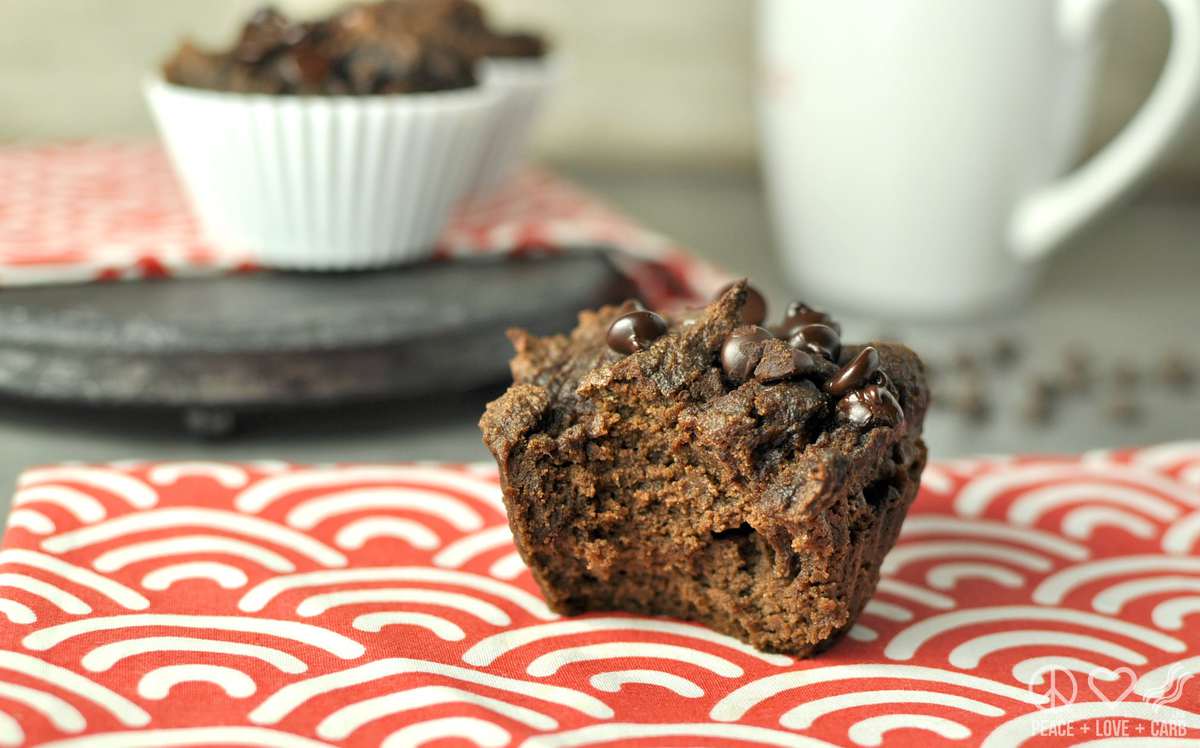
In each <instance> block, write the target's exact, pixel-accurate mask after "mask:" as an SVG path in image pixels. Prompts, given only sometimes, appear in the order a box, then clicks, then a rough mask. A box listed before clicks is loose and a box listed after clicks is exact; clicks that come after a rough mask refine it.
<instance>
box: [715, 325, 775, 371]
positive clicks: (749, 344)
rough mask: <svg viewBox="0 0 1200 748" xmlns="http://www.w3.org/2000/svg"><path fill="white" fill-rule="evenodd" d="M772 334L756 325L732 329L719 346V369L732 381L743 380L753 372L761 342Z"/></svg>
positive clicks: (772, 337) (759, 356) (770, 337)
mask: <svg viewBox="0 0 1200 748" xmlns="http://www.w3.org/2000/svg"><path fill="white" fill-rule="evenodd" d="M774 338H775V336H774V335H772V334H771V332H770V331H769V330H766V329H764V328H762V327H759V326H757V325H746V326H745V327H739V328H737V329H736V330H734V331H733V332H732V333H731V334H730V335H729V337H728V338H726V339H725V343H724V344H722V346H721V369H722V371H724V372H725V376H726V377H728V378H729V379H730V380H731V381H734V382H744V381H746V380H747V379H749V378H750V375H751V374H753V373H754V367H756V366H758V362H759V360H760V359H761V358H762V355H763V343H765V342H766V341H768V340H773V339H774Z"/></svg>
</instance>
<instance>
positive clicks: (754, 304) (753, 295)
mask: <svg viewBox="0 0 1200 748" xmlns="http://www.w3.org/2000/svg"><path fill="white" fill-rule="evenodd" d="M733 286H734V284H733V283H727V284H726V285H724V286H722V287H721V290H720V291H717V295H716V298H718V299H719V298H721V297H722V296H724V295H725V292H726V291H728V290H729V289H731V288H733ZM766 318H767V300H766V298H765V297H764V296H763V295H762V294H761V293H759V292H758V290H757V289H756V288H754V287H753V286H746V301H745V303H744V304H742V321H743V322H745V323H746V324H747V325H761V324H762V323H763V320H765V319H766Z"/></svg>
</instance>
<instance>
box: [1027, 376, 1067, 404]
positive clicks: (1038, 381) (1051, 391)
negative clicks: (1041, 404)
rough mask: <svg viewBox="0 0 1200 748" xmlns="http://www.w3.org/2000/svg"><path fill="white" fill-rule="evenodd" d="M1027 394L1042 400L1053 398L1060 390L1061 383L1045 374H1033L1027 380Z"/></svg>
mask: <svg viewBox="0 0 1200 748" xmlns="http://www.w3.org/2000/svg"><path fill="white" fill-rule="evenodd" d="M1028 390H1029V394H1030V396H1031V397H1040V398H1042V399H1043V400H1048V401H1049V400H1053V399H1054V398H1055V397H1057V396H1058V395H1059V394H1060V393H1061V391H1062V385H1061V384H1060V383H1059V382H1058V380H1057V379H1055V378H1054V377H1051V376H1047V375H1040V376H1035V377H1033V378H1031V379H1030V380H1029V387H1028Z"/></svg>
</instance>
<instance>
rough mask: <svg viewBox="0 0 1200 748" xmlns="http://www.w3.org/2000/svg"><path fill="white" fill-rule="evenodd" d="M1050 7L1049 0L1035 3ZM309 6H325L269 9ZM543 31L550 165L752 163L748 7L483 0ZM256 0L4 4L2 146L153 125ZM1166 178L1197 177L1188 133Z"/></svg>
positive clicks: (1117, 114) (1109, 63)
mask: <svg viewBox="0 0 1200 748" xmlns="http://www.w3.org/2000/svg"><path fill="white" fill-rule="evenodd" d="M1046 1H1047V2H1050V0H1046ZM278 4H279V5H280V6H281V7H283V8H284V9H286V10H289V11H292V12H297V13H301V14H303V13H316V12H321V11H324V10H327V9H328V8H330V7H333V6H334V5H336V4H337V3H336V2H335V0H280V2H279V3H278ZM486 4H487V5H488V6H489V7H490V8H491V10H492V11H493V14H494V15H495V17H496V18H497V19H499V20H502V21H505V22H510V23H527V24H530V25H535V26H538V27H541V28H544V29H546V30H548V31H549V32H550V33H551V35H552V36H553V37H554V38H555V39H556V40H557V41H558V44H559V46H560V47H561V48H562V49H563V51H564V52H565V53H566V55H567V56H568V60H569V65H570V71H571V74H572V78H571V81H570V84H569V85H568V86H566V87H565V88H564V90H563V91H562V93H561V96H560V97H559V99H558V100H557V102H556V105H555V107H554V109H553V111H552V112H551V114H550V116H549V117H548V119H547V121H546V123H545V127H544V129H543V131H542V134H541V135H542V137H541V139H540V141H539V148H540V150H541V151H542V153H543V154H545V155H548V156H550V157H552V158H555V159H569V160H574V161H585V162H598V163H617V162H627V163H635V164H647V163H650V164H656V163H668V164H674V163H682V164H688V165H694V164H700V165H707V164H745V163H750V162H751V161H752V159H753V154H754V122H753V115H752V111H751V102H752V98H753V89H754V67H753V59H752V58H753V54H752V49H753V17H752V16H753V5H754V4H753V2H751V0H603V2H596V0H486ZM256 5H257V3H255V2H253V0H2V1H0V139H12V138H29V137H34V138H50V137H81V136H88V135H130V134H145V133H148V132H149V131H150V125H149V121H148V120H147V117H146V114H145V111H144V108H143V106H142V104H141V101H140V98H139V94H138V91H137V85H138V81H139V79H140V77H141V75H142V73H143V71H145V70H146V69H147V68H148V67H149V66H150V65H152V64H153V63H154V62H155V61H156V60H157V59H159V58H160V57H161V56H162V55H163V54H165V53H166V51H168V50H169V48H170V47H171V46H172V44H173V42H174V41H175V39H176V38H178V37H179V36H180V35H182V34H184V33H193V34H195V35H196V36H197V37H199V38H200V39H202V40H206V41H213V42H216V41H220V40H223V39H226V38H228V36H229V35H230V34H232V33H233V29H234V28H235V27H236V24H237V20H238V19H239V18H240V17H242V16H243V15H245V14H247V13H248V12H249V11H250V10H252V9H253V8H254V7H255V6H256ZM1115 5H1116V6H1117V7H1116V10H1115V12H1114V15H1113V19H1112V20H1113V23H1112V24H1111V41H1112V43H1111V45H1110V48H1109V54H1108V57H1107V59H1106V61H1105V70H1104V73H1103V78H1102V81H1103V82H1102V86H1101V88H1102V91H1101V97H1100V100H1099V102H1098V103H1097V116H1096V121H1095V126H1094V128H1093V129H1094V135H1093V143H1096V142H1100V141H1102V140H1103V139H1104V138H1105V137H1107V136H1109V135H1111V133H1112V132H1113V131H1115V130H1116V129H1117V128H1118V127H1119V126H1120V124H1121V123H1122V122H1123V121H1124V120H1125V119H1126V118H1127V117H1128V115H1129V113H1130V112H1131V111H1133V109H1134V108H1136V106H1137V104H1138V103H1139V102H1140V100H1141V98H1142V97H1143V96H1144V95H1145V94H1146V92H1147V91H1148V90H1149V87H1150V85H1151V83H1152V82H1153V80H1154V77H1155V75H1156V74H1157V71H1158V68H1159V66H1160V65H1161V62H1162V57H1163V54H1164V52H1163V50H1164V49H1165V45H1166V38H1167V29H1166V23H1165V20H1164V18H1163V14H1162V12H1161V10H1160V9H1159V7H1158V4H1157V2H1156V0H1116V2H1115ZM1169 177H1171V178H1174V179H1177V180H1180V179H1182V180H1189V181H1196V182H1200V128H1197V134H1196V136H1195V137H1193V138H1192V140H1191V143H1190V144H1189V146H1188V147H1187V149H1186V152H1185V153H1184V154H1183V155H1182V156H1181V157H1180V158H1179V159H1178V160H1177V161H1176V162H1175V163H1174V164H1172V166H1171V168H1170V174H1169Z"/></svg>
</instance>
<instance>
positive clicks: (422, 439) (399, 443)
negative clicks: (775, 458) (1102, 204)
mask: <svg viewBox="0 0 1200 748" xmlns="http://www.w3.org/2000/svg"><path fill="white" fill-rule="evenodd" d="M569 171H570V173H571V176H573V177H575V178H576V179H578V180H579V181H581V182H582V183H583V184H585V185H587V186H588V187H590V188H591V189H593V190H594V191H595V192H597V193H598V194H600V195H602V196H604V197H606V198H607V199H609V200H610V201H611V202H612V203H614V204H616V205H617V206H619V207H620V208H622V209H624V210H625V211H626V212H628V213H629V214H631V215H633V216H635V217H637V218H639V219H641V220H642V221H644V222H645V223H647V224H648V225H650V226H653V227H655V228H658V229H660V230H662V231H664V232H665V233H667V234H669V235H671V236H673V237H675V238H677V239H678V240H679V241H681V242H682V243H683V244H685V245H687V246H690V247H692V248H694V250H695V252H696V253H697V254H698V255H700V256H702V257H705V258H707V259H709V260H712V261H714V262H717V263H719V264H720V265H722V266H724V267H725V268H727V269H729V270H730V271H731V272H735V273H737V274H739V275H746V276H749V277H751V278H752V279H754V282H755V283H756V284H757V285H758V286H759V287H760V288H762V289H763V290H764V291H765V292H766V293H767V295H768V297H769V298H770V300H771V302H772V304H773V305H775V308H776V309H779V308H780V307H781V305H782V304H784V303H785V302H786V300H787V299H789V298H790V297H791V294H790V293H789V291H788V289H787V288H786V287H785V285H784V281H783V279H782V276H781V275H780V273H779V272H778V269H777V264H776V261H775V258H774V256H773V254H772V248H771V244H772V243H771V237H770V231H769V227H768V223H767V220H766V216H765V212H764V204H763V199H762V194H761V191H760V189H759V187H758V184H757V181H756V180H755V178H754V177H753V176H752V175H748V174H728V173H693V174H681V173H673V174H651V175H633V174H618V173H597V172H584V171H577V170H569ZM1198 245H1200V196H1197V195H1178V194H1173V195H1167V194H1156V195H1149V196H1146V197H1144V198H1142V199H1141V200H1140V201H1138V202H1136V203H1134V204H1133V205H1131V206H1129V207H1127V208H1125V209H1123V210H1122V211H1120V212H1119V213H1117V214H1115V215H1114V216H1112V217H1111V218H1109V219H1107V220H1106V221H1105V222H1104V223H1103V224H1101V225H1098V226H1097V227H1095V228H1094V229H1093V230H1091V231H1090V232H1089V233H1088V234H1087V235H1086V236H1084V237H1082V238H1081V239H1080V240H1079V241H1077V242H1076V243H1075V244H1074V245H1073V246H1071V247H1069V248H1067V249H1065V250H1064V251H1063V252H1061V253H1059V254H1058V255H1056V256H1054V257H1053V258H1051V260H1050V261H1049V263H1048V266H1047V269H1046V270H1047V272H1046V275H1045V278H1044V280H1043V282H1042V284H1041V286H1040V288H1039V290H1038V295H1037V297H1036V299H1035V300H1034V301H1033V302H1032V303H1031V304H1030V305H1028V307H1027V308H1025V309H1023V310H1018V311H1015V312H1014V314H1013V315H1011V316H1010V317H1009V318H1007V319H1004V320H998V321H992V322H989V323H972V324H961V325H954V326H941V327H936V326H928V325H924V326H897V325H889V326H887V327H886V329H887V330H888V331H889V332H892V333H898V334H899V335H900V336H902V337H903V338H904V339H906V340H910V341H912V343H913V344H914V346H915V347H917V349H918V350H919V351H921V352H922V353H929V354H930V356H931V357H935V358H937V357H943V356H945V355H947V352H948V351H950V350H952V349H954V348H956V347H960V346H968V347H969V346H971V345H983V344H985V343H986V341H988V340H990V336H991V335H992V333H993V332H994V331H995V330H1001V331H1004V332H1006V333H1008V334H1012V335H1014V336H1017V337H1019V338H1020V339H1021V340H1022V342H1023V345H1024V347H1025V348H1026V350H1027V355H1026V356H1025V357H1024V363H1023V364H1022V368H1021V370H1020V371H1016V372H1014V371H1007V372H1002V373H998V374H995V375H993V376H991V377H989V379H988V384H987V387H988V391H989V392H990V393H993V394H994V396H995V400H996V402H997V403H998V404H999V407H998V408H997V409H996V413H995V417H994V418H992V419H990V420H989V421H988V422H987V423H984V424H979V425H976V424H969V423H967V422H965V421H964V419H962V418H960V417H958V416H956V415H953V414H952V412H951V411H948V410H935V411H934V412H932V413H931V415H930V417H929V419H928V423H927V427H926V433H927V440H928V442H929V445H930V449H931V452H932V454H933V455H934V456H935V457H942V458H946V457H955V456H963V455H968V454H978V453H995V452H1011V451H1047V450H1048V451H1056V452H1074V451H1081V450H1085V449H1091V448H1099V447H1114V446H1119V445H1135V444H1144V443H1150V442H1158V441H1165V440H1176V439H1186V438H1200V426H1198V425H1197V424H1200V394H1197V393H1200V390H1196V391H1194V392H1193V393H1192V394H1188V395H1178V394H1168V393H1167V392H1166V391H1163V390H1161V389H1160V388H1156V387H1152V386H1150V385H1148V384H1143V385H1142V386H1140V387H1139V388H1138V394H1137V402H1138V405H1139V407H1140V408H1141V409H1142V418H1141V419H1140V420H1139V421H1138V422H1136V423H1133V424H1127V425H1126V424H1118V423H1115V422H1113V421H1112V420H1111V419H1109V418H1106V417H1105V416H1104V415H1103V408H1102V407H1100V406H1099V405H1098V401H1097V400H1095V399H1080V400H1078V401H1073V402H1071V403H1068V404H1067V405H1066V406H1064V408H1063V409H1062V410H1061V411H1060V412H1059V413H1058V414H1057V417H1056V418H1055V419H1054V420H1053V421H1052V423H1050V424H1048V425H1046V426H1043V427H1037V428H1035V427H1031V426H1030V425H1028V424H1027V423H1025V422H1024V421H1023V420H1022V419H1021V418H1020V417H1018V416H1017V415H1015V413H1014V412H1013V407H1014V405H1013V404H1014V402H1015V401H1016V400H1017V399H1018V398H1019V394H1018V391H1019V390H1020V388H1021V387H1022V384H1021V381H1022V379H1023V378H1024V377H1026V376H1027V375H1028V374H1029V373H1030V372H1036V371H1041V370H1049V369H1051V368H1053V367H1055V366H1058V361H1059V357H1060V355H1061V347H1062V346H1063V345H1064V344H1066V343H1070V342H1080V343H1084V344H1087V345H1091V346H1093V347H1094V348H1095V349H1096V351H1097V355H1098V356H1100V357H1102V358H1105V359H1115V358H1121V357H1128V358H1130V359H1131V360H1135V361H1139V360H1148V359H1149V358H1153V357H1155V356H1158V355H1159V354H1160V353H1161V352H1162V351H1163V350H1164V349H1166V348H1167V347H1169V346H1182V347H1183V348H1185V349H1187V350H1190V351H1191V352H1192V353H1193V355H1200V246H1198ZM876 332H879V326H878V325H876V324H872V323H868V322H862V321H851V324H850V325H849V326H848V329H847V337H848V338H850V339H854V338H856V337H857V335H856V333H861V334H863V335H870V334H872V333H876ZM495 394H496V392H495V391H482V392H472V393H467V394H458V395H451V396H446V397H440V398H430V399H423V400H421V401H420V402H407V403H394V404H389V405H387V406H383V407H381V406H370V407H355V408H339V409H336V410H319V411H305V412H300V413H292V414H286V415H277V416H263V417H259V418H255V419H253V420H252V421H250V422H249V423H248V424H247V430H246V432H245V433H244V434H243V435H242V436H241V437H240V438H238V439H237V440H235V441H231V442H225V443H204V442H200V441H196V440H195V439H194V438H191V437H189V436H187V435H186V434H185V433H183V432H182V431H181V430H180V429H179V428H177V422H176V421H174V420H173V419H164V418H163V417H162V416H161V415H157V414H138V413H125V412H122V413H104V412H95V411H87V412H81V411H74V410H70V409H62V408H46V407H41V406H33V405H28V404H17V403H11V402H0V516H2V515H3V513H4V512H5V510H6V506H5V504H6V501H7V498H6V497H7V495H8V493H9V492H8V489H7V487H8V486H11V485H12V483H13V481H14V479H15V478H16V476H17V475H18V474H19V473H20V471H21V470H22V469H23V468H25V467H27V466H30V465H35V464H43V463H47V462H59V461H68V460H80V461H107V460H117V459H130V458H146V459H180V458H188V459H257V458H279V459H285V460H293V461H299V462H330V461H343V460H348V461H380V460H412V459H441V460H483V459H487V457H488V455H487V452H486V451H485V450H484V448H483V446H482V445H481V444H480V441H479V435H478V431H477V429H476V425H475V424H476V422H477V420H478V417H479V414H480V412H481V411H482V408H483V405H484V403H486V402H487V400H488V399H490V398H491V397H494V396H495Z"/></svg>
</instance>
